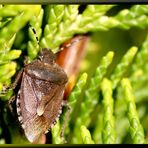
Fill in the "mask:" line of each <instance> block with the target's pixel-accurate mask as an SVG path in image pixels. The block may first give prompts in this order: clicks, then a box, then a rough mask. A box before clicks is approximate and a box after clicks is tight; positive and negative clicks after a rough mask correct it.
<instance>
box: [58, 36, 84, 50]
mask: <svg viewBox="0 0 148 148" xmlns="http://www.w3.org/2000/svg"><path fill="white" fill-rule="evenodd" d="M85 38H86V36H78V38H77V39H75V40H74V41H72V42H70V43H68V44H66V45H63V46H62V47H61V48H60V50H59V51H62V50H64V49H65V48H69V47H71V46H72V45H74V44H76V43H77V42H80V41H81V40H83V39H85Z"/></svg>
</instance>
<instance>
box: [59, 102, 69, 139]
mask: <svg viewBox="0 0 148 148" xmlns="http://www.w3.org/2000/svg"><path fill="white" fill-rule="evenodd" d="M62 105H63V106H65V107H66V108H67V112H66V115H65V120H64V124H63V127H62V130H61V134H60V136H61V137H64V132H65V128H66V125H67V123H68V120H69V116H70V113H71V110H72V109H71V107H70V105H69V104H68V103H67V101H66V100H63V104H62Z"/></svg>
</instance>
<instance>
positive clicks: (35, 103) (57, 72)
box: [16, 49, 68, 142]
mask: <svg viewBox="0 0 148 148" xmlns="http://www.w3.org/2000/svg"><path fill="white" fill-rule="evenodd" d="M67 81H68V78H67V75H66V73H65V72H64V71H63V69H62V68H60V67H59V66H58V65H57V64H56V63H55V55H54V54H53V53H52V52H51V51H49V50H47V49H43V50H42V51H41V53H40V55H39V58H38V59H36V60H34V61H33V62H32V63H30V64H27V65H26V66H25V67H24V69H23V72H22V77H21V86H20V89H19V92H18V95H17V100H16V105H17V114H18V119H19V121H20V123H21V126H22V128H23V129H24V133H25V135H26V137H27V139H28V140H29V141H30V142H34V141H36V140H37V139H38V138H40V136H41V135H42V134H44V133H46V131H48V129H49V128H51V127H52V126H53V124H54V123H55V120H57V119H58V118H59V115H60V113H61V109H62V100H63V93H64V87H65V84H66V83H67Z"/></svg>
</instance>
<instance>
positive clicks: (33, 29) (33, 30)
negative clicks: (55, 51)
mask: <svg viewBox="0 0 148 148" xmlns="http://www.w3.org/2000/svg"><path fill="white" fill-rule="evenodd" d="M29 27H30V28H31V29H32V32H33V34H34V35H35V38H36V41H37V44H38V45H39V51H41V50H42V49H43V48H42V47H41V45H40V41H39V37H38V35H37V33H36V31H35V28H34V27H33V26H32V25H30V24H29Z"/></svg>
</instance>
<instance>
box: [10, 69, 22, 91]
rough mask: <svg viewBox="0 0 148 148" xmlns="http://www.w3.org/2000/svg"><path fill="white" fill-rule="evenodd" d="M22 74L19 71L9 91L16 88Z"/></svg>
mask: <svg viewBox="0 0 148 148" xmlns="http://www.w3.org/2000/svg"><path fill="white" fill-rule="evenodd" d="M22 74H23V70H20V71H19V73H18V74H17V76H16V79H15V81H14V82H13V83H12V86H11V89H15V88H16V86H17V85H18V83H19V82H20V81H21V78H22Z"/></svg>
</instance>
